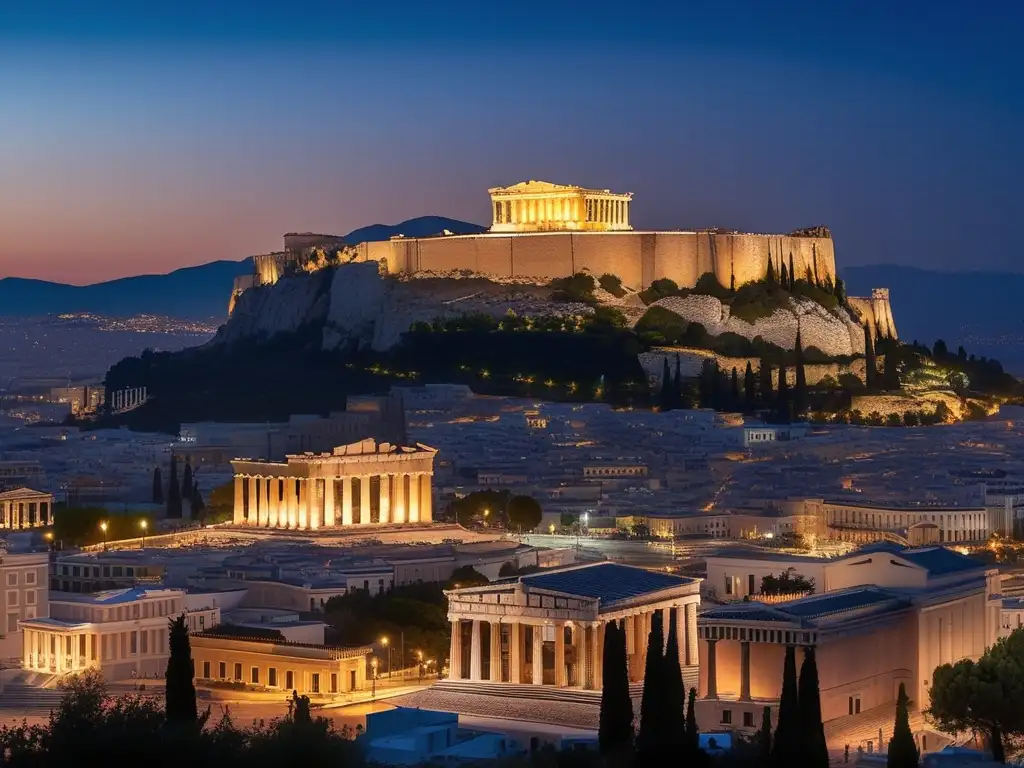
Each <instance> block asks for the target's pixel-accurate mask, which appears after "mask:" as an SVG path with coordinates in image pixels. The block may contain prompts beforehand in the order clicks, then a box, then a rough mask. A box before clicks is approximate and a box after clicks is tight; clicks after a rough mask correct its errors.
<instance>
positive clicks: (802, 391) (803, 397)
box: [793, 326, 807, 415]
mask: <svg viewBox="0 0 1024 768" xmlns="http://www.w3.org/2000/svg"><path fill="white" fill-rule="evenodd" d="M793 351H794V354H795V357H796V366H795V367H796V386H795V387H794V388H793V410H794V411H795V412H796V414H797V415H800V414H802V413H803V412H804V409H805V408H806V407H807V374H806V372H805V371H804V346H803V343H802V342H801V340H800V328H799V326H798V327H797V329H796V346H795V348H794V350H793Z"/></svg>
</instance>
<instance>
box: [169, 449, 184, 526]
mask: <svg viewBox="0 0 1024 768" xmlns="http://www.w3.org/2000/svg"><path fill="white" fill-rule="evenodd" d="M167 516H168V517H174V518H180V517H181V486H179V485H178V457H177V456H174V455H173V454H172V455H171V477H170V481H169V482H168V484H167Z"/></svg>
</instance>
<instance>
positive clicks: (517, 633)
mask: <svg viewBox="0 0 1024 768" xmlns="http://www.w3.org/2000/svg"><path fill="white" fill-rule="evenodd" d="M508 639H509V643H508V681H509V682H510V683H521V682H523V665H522V658H523V653H522V650H523V625H522V624H520V623H519V622H518V621H517V622H514V623H513V624H510V625H509V638H508Z"/></svg>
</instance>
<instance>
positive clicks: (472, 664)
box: [469, 619, 483, 680]
mask: <svg viewBox="0 0 1024 768" xmlns="http://www.w3.org/2000/svg"><path fill="white" fill-rule="evenodd" d="M471 643H472V644H471V645H470V647H469V679H470V680H480V679H481V678H482V677H483V672H482V669H481V667H482V658H481V650H482V649H481V648H480V622H479V621H478V620H477V619H473V634H472V641H471Z"/></svg>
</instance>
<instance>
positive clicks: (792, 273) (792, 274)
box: [789, 251, 796, 290]
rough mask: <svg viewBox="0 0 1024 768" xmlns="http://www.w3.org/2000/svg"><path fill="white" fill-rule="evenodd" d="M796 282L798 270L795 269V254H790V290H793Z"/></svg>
mask: <svg viewBox="0 0 1024 768" xmlns="http://www.w3.org/2000/svg"><path fill="white" fill-rule="evenodd" d="M795 282H796V270H795V269H793V252H792V251H790V252H789V290H793V283H795Z"/></svg>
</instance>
